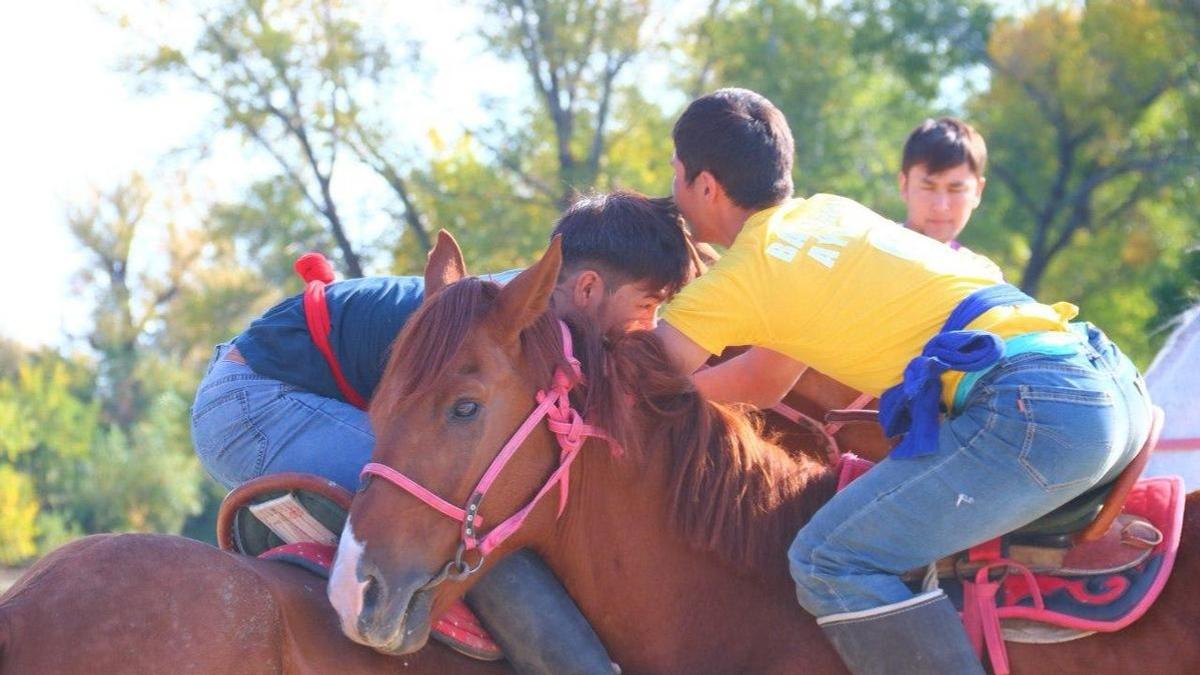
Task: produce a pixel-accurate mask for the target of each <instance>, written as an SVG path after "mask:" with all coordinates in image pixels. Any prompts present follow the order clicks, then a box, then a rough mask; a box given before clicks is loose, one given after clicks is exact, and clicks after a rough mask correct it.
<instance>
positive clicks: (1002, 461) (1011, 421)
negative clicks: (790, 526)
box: [788, 324, 1150, 617]
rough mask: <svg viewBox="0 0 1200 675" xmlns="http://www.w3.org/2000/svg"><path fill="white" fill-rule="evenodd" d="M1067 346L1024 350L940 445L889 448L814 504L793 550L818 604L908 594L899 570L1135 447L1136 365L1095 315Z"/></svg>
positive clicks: (1099, 474)
mask: <svg viewBox="0 0 1200 675" xmlns="http://www.w3.org/2000/svg"><path fill="white" fill-rule="evenodd" d="M1073 328H1074V329H1075V331H1076V332H1077V333H1080V334H1081V340H1080V345H1079V349H1078V351H1077V353H1075V354H1073V355H1069V356H1047V355H1042V354H1034V353H1026V354H1018V355H1016V356H1013V357H1012V358H1010V359H1005V360H1002V361H1001V362H1000V363H999V365H997V366H996V368H994V369H993V370H992V371H991V372H989V373H988V374H987V375H985V376H984V377H982V378H981V379H980V380H979V381H978V382H977V383H976V384H975V386H974V387H973V388H972V390H971V392H970V394H969V396H968V398H967V400H966V403H965V404H964V406H963V409H962V410H961V411H958V412H957V413H956V414H955V415H953V416H951V417H949V418H947V419H945V420H944V421H943V423H942V426H941V429H940V431H939V435H938V448H937V452H935V453H934V454H931V455H926V456H923V457H916V458H911V459H891V458H888V459H884V460H883V461H882V462H880V463H879V464H878V465H877V466H875V467H874V468H872V469H871V470H870V471H868V472H867V473H866V474H865V475H863V476H862V477H860V478H859V479H858V480H856V481H855V482H854V483H852V484H850V486H849V487H847V488H846V489H845V490H843V491H842V492H840V493H838V494H837V495H836V496H835V497H834V498H833V499H832V500H830V501H829V503H827V504H826V505H825V506H823V507H821V509H820V510H819V511H818V512H817V513H816V515H815V516H814V517H813V518H812V520H811V521H809V523H808V524H807V525H805V526H804V527H803V528H802V529H801V530H800V533H799V534H798V535H796V539H795V540H794V541H793V542H792V546H791V549H790V550H789V551H788V560H789V563H790V568H791V573H792V579H794V580H795V582H796V594H797V597H798V599H799V601H800V604H801V605H802V606H803V607H804V608H805V610H807V611H808V612H809V613H811V614H813V615H814V616H816V617H823V616H828V615H830V614H838V613H842V612H855V611H862V610H866V609H874V608H877V607H882V606H884V605H889V604H892V603H896V602H900V601H903V600H907V599H909V598H911V597H913V594H912V592H911V591H910V590H909V589H908V587H907V586H905V584H904V583H903V582H902V581H901V580H900V578H899V576H900V575H901V574H903V573H905V572H907V571H909V570H913V569H917V568H920V567H922V566H924V565H927V564H929V563H930V562H932V561H934V560H938V559H940V558H942V557H945V556H947V555H951V554H953V553H956V552H958V551H962V550H964V549H967V548H969V547H971V546H974V545H976V544H979V543H981V542H984V541H987V540H989V539H993V538H995V537H998V536H1000V535H1002V534H1005V533H1007V532H1010V531H1012V530H1014V529H1016V528H1018V527H1020V526H1022V525H1025V524H1027V523H1029V522H1032V521H1033V520H1036V519H1037V518H1039V517H1041V516H1043V515H1045V514H1047V513H1049V512H1050V511H1052V510H1054V509H1055V508H1057V507H1058V506H1061V505H1062V504H1065V503H1066V502H1068V501H1069V500H1071V499H1072V498H1074V497H1076V496H1078V495H1080V494H1082V493H1083V492H1085V491H1087V489H1088V488H1090V487H1092V486H1095V485H1097V484H1100V483H1101V482H1104V481H1108V480H1112V479H1114V478H1116V477H1117V475H1119V474H1120V472H1121V470H1122V469H1123V468H1124V467H1125V466H1126V465H1127V464H1128V463H1129V462H1130V461H1131V460H1132V459H1133V457H1134V456H1135V455H1136V454H1137V452H1138V450H1139V449H1140V448H1141V445H1142V443H1144V442H1145V439H1146V437H1147V435H1148V434H1149V427H1150V405H1149V398H1148V397H1147V395H1146V389H1145V384H1144V383H1143V382H1142V378H1141V375H1139V374H1138V372H1137V369H1136V368H1135V367H1134V365H1133V364H1132V363H1131V362H1130V361H1129V359H1128V358H1126V357H1125V355H1124V354H1122V353H1121V352H1120V351H1119V350H1118V349H1117V347H1116V346H1115V345H1113V344H1112V342H1110V341H1109V340H1108V339H1107V338H1106V337H1105V336H1104V334H1103V333H1101V332H1100V331H1099V330H1097V329H1095V328H1094V327H1092V326H1090V324H1078V325H1076V326H1074V327H1073Z"/></svg>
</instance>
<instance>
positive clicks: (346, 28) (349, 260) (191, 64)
mask: <svg viewBox="0 0 1200 675" xmlns="http://www.w3.org/2000/svg"><path fill="white" fill-rule="evenodd" d="M197 20H198V22H199V37H198V38H197V40H196V41H195V43H194V44H192V45H191V46H189V47H181V46H176V45H171V44H165V43H158V44H156V46H155V47H154V48H153V49H151V50H150V51H149V53H146V54H143V55H141V56H139V57H136V58H134V59H133V61H132V64H131V66H130V70H131V72H133V73H134V74H135V75H136V76H137V77H139V78H141V79H143V80H144V81H146V82H148V83H153V82H157V81H161V80H164V79H170V78H182V79H183V80H185V81H187V82H189V83H191V84H192V85H193V86H195V87H197V88H198V89H199V90H200V91H202V92H205V93H206V94H208V95H209V96H211V97H212V98H213V100H214V101H216V103H217V105H218V108H219V110H220V113H221V124H222V126H223V127H224V128H225V129H230V130H234V131H237V132H238V133H240V134H241V135H243V136H244V137H245V138H246V139H247V140H249V141H251V142H252V143H253V144H254V145H255V146H257V147H258V148H259V149H261V150H263V151H264V152H266V153H267V155H268V156H269V157H270V158H271V159H272V160H273V161H274V162H275V164H276V166H277V167H278V168H279V170H280V172H281V175H282V176H284V177H285V178H286V179H287V181H288V183H289V184H290V187H291V189H293V190H295V191H297V192H298V194H299V195H300V196H301V197H302V198H303V201H304V203H305V204H307V205H308V207H310V208H312V209H313V211H314V212H315V213H317V214H319V216H320V217H321V218H322V220H323V221H324V222H325V224H326V226H327V227H328V229H329V234H330V235H331V237H332V239H333V241H334V242H335V244H336V246H337V249H338V250H339V252H340V254H341V262H342V266H343V269H344V270H345V272H346V274H347V275H349V276H352V277H359V276H362V275H363V262H362V255H363V254H362V251H361V246H356V245H355V244H354V243H353V242H352V241H351V239H350V235H349V233H348V231H347V227H346V224H345V222H344V217H343V214H342V211H341V210H340V209H339V205H338V202H337V199H336V198H335V194H334V192H335V190H334V183H335V176H336V175H340V174H338V173H337V171H338V170H339V168H341V167H342V166H343V164H344V160H343V159H342V157H343V154H342V153H343V151H346V150H348V151H349V152H350V153H352V154H353V156H354V157H356V158H357V159H358V160H359V161H360V162H362V163H363V164H365V165H366V166H368V167H370V168H371V169H372V170H374V171H375V172H376V174H378V176H380V178H382V180H383V181H384V183H385V184H386V185H387V186H388V187H389V188H390V189H391V191H392V192H393V193H394V195H395V196H396V198H397V199H398V200H399V201H400V203H401V205H402V209H401V217H402V218H403V219H404V222H405V223H406V226H407V228H408V231H409V232H410V233H411V234H412V235H413V236H414V237H415V239H416V242H417V244H418V245H419V246H420V248H421V250H422V251H425V250H428V249H429V248H430V243H431V241H430V236H429V226H428V225H427V224H426V222H425V219H424V216H423V215H422V214H421V213H420V212H419V211H418V209H417V207H416V204H415V202H414V200H413V198H412V196H411V189H410V187H409V185H408V180H407V177H406V175H405V173H406V172H405V170H404V169H403V168H402V165H403V164H404V163H405V162H406V161H408V158H407V157H406V155H405V153H404V152H402V151H401V150H399V149H398V148H397V147H395V146H389V145H387V144H386V143H385V142H384V139H387V138H389V137H390V136H391V134H389V133H388V131H387V130H386V129H385V128H383V127H382V126H381V125H379V124H377V123H372V122H371V120H370V118H371V115H370V113H369V110H370V104H369V103H364V102H363V101H364V100H369V99H370V96H369V93H368V92H371V91H375V90H378V89H379V88H381V87H382V86H383V84H384V79H385V78H386V76H388V74H389V73H391V72H392V69H393V68H394V67H395V62H394V60H393V56H392V54H391V53H390V52H389V51H388V50H387V48H386V47H385V45H383V43H382V41H381V40H376V39H372V38H370V37H369V36H368V34H367V33H366V31H365V30H364V29H363V28H362V25H361V24H360V23H359V22H358V21H355V20H354V19H352V18H350V17H349V16H348V12H346V11H343V10H342V8H341V7H340V6H339V5H337V4H335V3H329V2H324V1H322V0H278V1H275V2H268V1H267V0H238V1H231V2H227V3H225V4H224V5H222V6H220V7H218V8H217V9H216V10H214V11H212V12H208V11H204V10H200V11H199V12H198V14H197ZM414 60H415V55H414V56H409V57H408V59H407V62H409V63H412V62H414Z"/></svg>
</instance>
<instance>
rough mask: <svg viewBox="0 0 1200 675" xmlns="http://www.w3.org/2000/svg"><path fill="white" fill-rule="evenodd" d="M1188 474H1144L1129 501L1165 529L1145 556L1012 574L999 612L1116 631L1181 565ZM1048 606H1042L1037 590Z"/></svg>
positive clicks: (1133, 510) (1131, 509)
mask: <svg viewBox="0 0 1200 675" xmlns="http://www.w3.org/2000/svg"><path fill="white" fill-rule="evenodd" d="M1184 496H1185V493H1184V486H1183V480H1182V479H1181V478H1179V477H1177V476H1164V477H1156V478H1146V479H1142V480H1141V481H1139V482H1138V483H1137V485H1135V486H1134V487H1133V490H1132V491H1131V492H1130V494H1129V498H1128V500H1126V502H1125V510H1124V512H1125V513H1129V514H1133V515H1137V516H1141V517H1143V518H1145V519H1146V520H1148V521H1150V522H1151V523H1153V524H1154V525H1155V526H1156V527H1157V528H1158V529H1159V531H1160V532H1162V534H1163V538H1162V541H1160V542H1159V543H1158V545H1157V546H1155V547H1154V548H1153V549H1152V550H1151V552H1150V556H1149V557H1148V558H1147V559H1146V561H1145V562H1143V563H1142V564H1140V565H1138V566H1137V567H1134V568H1132V569H1129V570H1125V571H1122V572H1117V573H1114V574H1103V575H1095V576H1083V577H1051V576H1045V575H1037V574H1035V575H1033V578H1034V579H1036V581H1037V585H1038V588H1035V589H1031V588H1030V585H1029V582H1028V581H1027V578H1026V577H1025V576H1023V575H1020V574H1010V575H1009V577H1008V578H1007V579H1006V580H1005V581H1004V582H1003V583H1002V584H1000V592H999V593H998V594H997V598H996V599H997V603H996V604H997V615H998V616H999V618H1000V622H1001V626H1003V625H1004V623H1005V622H1006V621H1008V620H1028V621H1038V622H1042V623H1048V624H1051V625H1054V626H1059V627H1062V628H1067V629H1073V630H1079V631H1097V632H1112V631H1117V630H1120V629H1122V628H1124V627H1126V626H1128V625H1129V624H1131V623H1133V622H1134V621H1136V620H1138V619H1139V618H1141V616H1142V615H1143V614H1145V613H1146V610H1147V609H1149V608H1150V605H1151V604H1153V603H1154V601H1155V600H1156V599H1157V598H1158V596H1159V595H1160V594H1161V593H1162V589H1163V586H1165V585H1166V583H1167V578H1168V577H1169V576H1170V574H1171V569H1172V568H1173V567H1174V565H1175V556H1176V553H1178V551H1179V539H1180V535H1181V533H1182V532H1183V506H1184ZM1039 593H1040V595H1041V598H1042V600H1043V603H1044V607H1042V608H1038V607H1037V606H1036V605H1037V603H1036V602H1035V594H1039Z"/></svg>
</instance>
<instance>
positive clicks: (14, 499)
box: [0, 464, 38, 565]
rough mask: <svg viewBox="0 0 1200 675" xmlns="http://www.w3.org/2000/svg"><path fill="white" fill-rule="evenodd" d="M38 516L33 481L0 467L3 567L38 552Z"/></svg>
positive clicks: (0, 523) (0, 545)
mask: <svg viewBox="0 0 1200 675" xmlns="http://www.w3.org/2000/svg"><path fill="white" fill-rule="evenodd" d="M37 516H38V503H37V500H36V499H34V494H33V481H32V480H30V478H29V476H26V475H25V474H22V473H19V472H18V471H17V470H16V469H14V468H12V467H11V466H8V465H5V464H0V564H2V565H15V564H17V563H20V562H23V561H25V560H28V559H29V558H32V557H33V555H34V554H35V553H36V552H37V544H36V541H37V534H38V530H37Z"/></svg>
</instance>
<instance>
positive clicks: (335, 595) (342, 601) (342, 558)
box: [327, 518, 367, 642]
mask: <svg viewBox="0 0 1200 675" xmlns="http://www.w3.org/2000/svg"><path fill="white" fill-rule="evenodd" d="M362 552H363V545H362V544H361V543H359V541H358V540H357V539H355V538H354V530H353V529H352V528H351V527H350V519H349V518H347V519H346V526H345V527H344V528H342V538H341V540H340V541H339V542H338V550H337V557H336V558H334V561H333V571H332V572H331V573H330V575H329V588H328V591H327V595H328V596H329V602H330V603H332V604H333V608H334V609H335V610H337V613H338V617H339V618H340V619H341V622H342V632H343V633H345V634H346V637H348V638H350V639H352V640H354V641H355V642H358V641H359V640H358V637H357V636H358V615H359V614H360V613H361V612H362V603H363V591H364V590H365V589H366V586H367V584H366V582H361V581H359V580H358V561H359V560H361V559H362Z"/></svg>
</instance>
